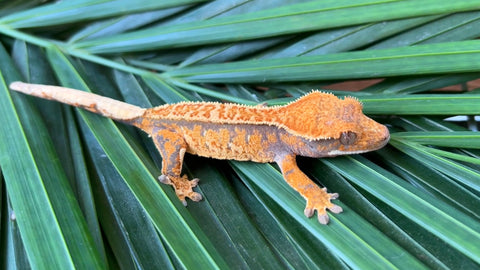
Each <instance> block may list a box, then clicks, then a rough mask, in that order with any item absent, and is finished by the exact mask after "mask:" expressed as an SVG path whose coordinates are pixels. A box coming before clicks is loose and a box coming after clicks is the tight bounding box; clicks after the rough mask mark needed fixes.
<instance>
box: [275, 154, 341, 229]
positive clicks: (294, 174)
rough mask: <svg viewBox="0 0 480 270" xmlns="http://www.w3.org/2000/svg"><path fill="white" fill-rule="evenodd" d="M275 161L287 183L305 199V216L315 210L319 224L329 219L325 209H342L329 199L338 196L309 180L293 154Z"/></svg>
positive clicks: (334, 211) (336, 212) (333, 210)
mask: <svg viewBox="0 0 480 270" xmlns="http://www.w3.org/2000/svg"><path fill="white" fill-rule="evenodd" d="M277 163H278V165H279V166H280V169H281V170H282V174H283V177H284V178H285V180H286V181H287V183H288V184H289V185H290V186H291V187H292V188H293V189H295V190H296V191H297V192H299V193H300V194H301V195H302V196H303V197H304V198H305V199H306V200H307V205H306V207H305V211H304V214H305V216H307V217H311V216H313V214H314V213H315V211H317V215H318V221H319V222H320V223H321V224H327V223H328V222H329V220H330V219H329V217H328V215H327V209H328V210H330V211H331V212H332V213H335V214H338V213H340V212H342V211H343V209H342V208H341V207H340V206H338V205H336V204H333V203H332V202H331V201H330V200H334V199H336V198H338V194H337V193H327V189H326V188H320V187H319V186H317V185H316V184H315V183H314V182H313V181H312V180H310V179H309V178H308V176H306V175H305V174H304V173H303V172H302V171H301V170H300V168H298V166H297V162H296V161H295V156H294V155H287V156H284V157H282V158H281V159H280V160H279V161H277Z"/></svg>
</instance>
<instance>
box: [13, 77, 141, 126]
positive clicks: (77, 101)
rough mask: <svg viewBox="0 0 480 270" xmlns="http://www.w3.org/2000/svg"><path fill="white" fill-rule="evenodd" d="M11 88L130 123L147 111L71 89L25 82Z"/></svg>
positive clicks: (15, 83) (17, 83) (14, 84)
mask: <svg viewBox="0 0 480 270" xmlns="http://www.w3.org/2000/svg"><path fill="white" fill-rule="evenodd" d="M10 88H11V89H12V90H15V91H18V92H22V93H25V94H27V95H32V96H36V97H40V98H44V99H50V100H55V101H59V102H62V103H66V104H69V105H72V106H75V107H80V108H83V109H85V110H88V111H91V112H94V113H98V114H101V115H103V116H105V117H108V118H112V119H115V120H121V121H128V120H131V119H133V118H136V117H140V116H142V115H143V113H144V112H145V109H143V108H140V107H138V106H135V105H131V104H128V103H125V102H121V101H118V100H114V99H111V98H108V97H104V96H100V95H96V94H92V93H88V92H84V91H80V90H75V89H71V88H65V87H59V86H52V85H42V84H29V83H23V82H13V83H11V84H10Z"/></svg>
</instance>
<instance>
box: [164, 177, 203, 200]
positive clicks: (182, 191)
mask: <svg viewBox="0 0 480 270" xmlns="http://www.w3.org/2000/svg"><path fill="white" fill-rule="evenodd" d="M158 180H159V181H160V182H161V183H163V184H167V185H171V186H173V187H174V188H175V194H177V197H178V199H179V200H180V201H181V202H182V203H183V205H185V206H187V201H186V200H185V198H190V200H192V201H194V202H198V201H201V200H202V195H201V194H200V193H198V192H195V191H193V188H194V187H196V186H197V185H198V181H199V179H198V178H195V179H193V180H188V178H187V176H186V175H184V176H182V177H180V176H172V175H168V176H167V175H164V174H162V175H160V176H159V177H158Z"/></svg>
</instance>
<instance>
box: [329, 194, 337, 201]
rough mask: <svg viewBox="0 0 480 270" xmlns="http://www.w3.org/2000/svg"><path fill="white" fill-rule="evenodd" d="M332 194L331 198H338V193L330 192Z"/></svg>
mask: <svg viewBox="0 0 480 270" xmlns="http://www.w3.org/2000/svg"><path fill="white" fill-rule="evenodd" d="M328 195H330V200H335V199H338V193H328Z"/></svg>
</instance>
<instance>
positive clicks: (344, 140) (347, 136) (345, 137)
mask: <svg viewBox="0 0 480 270" xmlns="http://www.w3.org/2000/svg"><path fill="white" fill-rule="evenodd" d="M356 140H357V133H355V132H353V131H346V132H342V133H341V134H340V143H341V144H343V145H351V144H354V143H355V141H356Z"/></svg>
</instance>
